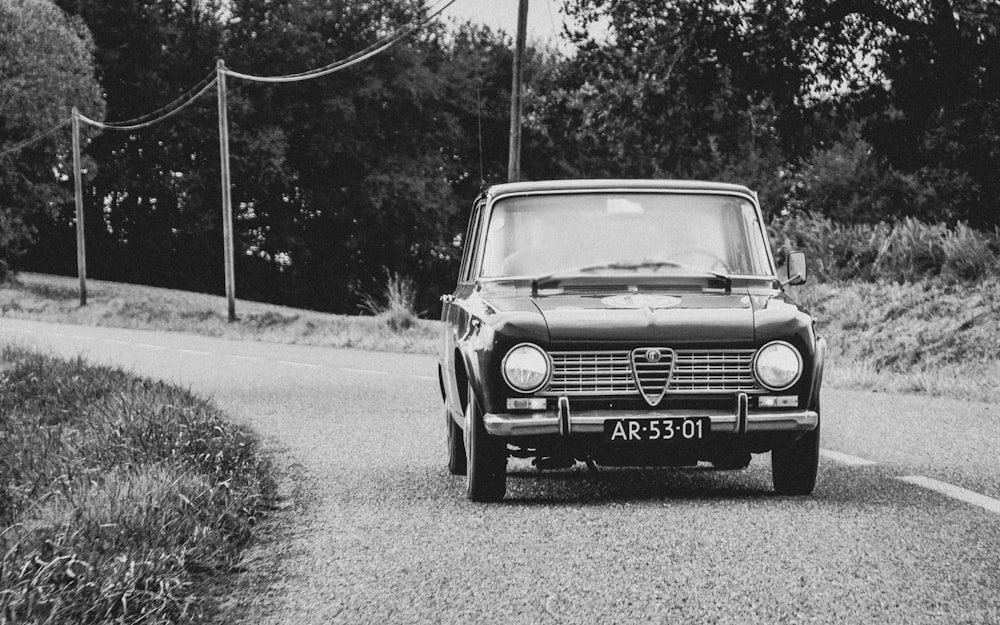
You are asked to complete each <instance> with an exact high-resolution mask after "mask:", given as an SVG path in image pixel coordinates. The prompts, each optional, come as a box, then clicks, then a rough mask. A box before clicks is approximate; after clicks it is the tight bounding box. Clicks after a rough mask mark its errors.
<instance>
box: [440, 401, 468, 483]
mask: <svg viewBox="0 0 1000 625" xmlns="http://www.w3.org/2000/svg"><path fill="white" fill-rule="evenodd" d="M444 418H445V420H446V421H447V422H448V423H447V428H448V473H451V474H452V475H465V467H466V461H465V442H464V440H463V434H462V428H461V427H459V425H458V424H457V423H455V420H454V419H452V418H451V413H450V412H449V411H448V408H447V406H446V407H445V409H444Z"/></svg>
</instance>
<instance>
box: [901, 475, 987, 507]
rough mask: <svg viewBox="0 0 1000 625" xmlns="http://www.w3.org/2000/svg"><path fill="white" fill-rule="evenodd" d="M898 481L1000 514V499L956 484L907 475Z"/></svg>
mask: <svg viewBox="0 0 1000 625" xmlns="http://www.w3.org/2000/svg"><path fill="white" fill-rule="evenodd" d="M896 479H897V480H899V481H901V482H906V483H907V484H913V485H914V486H920V487H921V488H926V489H928V490H932V491H934V492H937V493H941V494H942V495H944V496H946V497H951V498H952V499H958V500H959V501H964V502H965V503H971V504H972V505H974V506H979V507H980V508H984V509H986V510H989V511H990V512H992V513H994V514H1000V499H993V498H992V497H987V496H986V495H980V494H979V493H977V492H975V491H971V490H967V489H965V488H962V487H961V486H955V485H954V484H948V483H947V482H939V481H938V480H934V479H931V478H929V477H923V476H922V475H907V476H904V477H897V478H896Z"/></svg>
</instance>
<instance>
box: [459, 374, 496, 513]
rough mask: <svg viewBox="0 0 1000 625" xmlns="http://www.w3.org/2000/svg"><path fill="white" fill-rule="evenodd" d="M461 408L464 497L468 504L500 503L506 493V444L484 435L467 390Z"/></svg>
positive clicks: (479, 415) (479, 414) (473, 399)
mask: <svg viewBox="0 0 1000 625" xmlns="http://www.w3.org/2000/svg"><path fill="white" fill-rule="evenodd" d="M468 398H469V403H468V405H467V406H466V408H465V430H464V432H465V455H466V458H467V460H468V462H467V466H466V474H465V476H466V495H467V496H468V498H469V499H471V500H472V501H500V500H501V499H503V496H504V494H505V493H506V492H507V443H505V442H504V441H502V440H499V439H496V438H494V437H492V436H490V434H489V433H488V432H487V431H486V426H485V425H484V424H483V414H482V410H481V409H480V408H479V404H478V402H476V395H475V393H474V392H473V390H472V388H471V386H470V388H469V392H468Z"/></svg>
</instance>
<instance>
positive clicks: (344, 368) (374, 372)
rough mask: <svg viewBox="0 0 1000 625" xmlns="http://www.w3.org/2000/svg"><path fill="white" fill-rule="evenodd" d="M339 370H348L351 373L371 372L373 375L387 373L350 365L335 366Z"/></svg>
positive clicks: (386, 373)
mask: <svg viewBox="0 0 1000 625" xmlns="http://www.w3.org/2000/svg"><path fill="white" fill-rule="evenodd" d="M337 369H339V370H340V371H350V372H351V373H373V374H375V375H389V373H388V372H387V371H376V370H374V369H352V368H351V367H337Z"/></svg>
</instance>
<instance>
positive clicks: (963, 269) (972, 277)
mask: <svg viewBox="0 0 1000 625" xmlns="http://www.w3.org/2000/svg"><path fill="white" fill-rule="evenodd" d="M941 249H942V252H943V253H944V267H943V272H942V273H943V274H944V275H945V276H946V277H950V278H953V279H957V280H969V281H977V280H982V279H984V278H986V277H987V276H989V275H990V274H991V273H994V272H996V271H997V270H998V269H1000V229H998V230H996V231H995V233H994V236H992V237H990V236H989V235H986V234H984V233H981V232H979V231H977V230H974V229H972V228H970V227H969V225H968V224H965V223H959V224H958V226H956V227H955V229H954V230H951V231H948V232H947V233H945V236H944V239H943V240H942V241H941Z"/></svg>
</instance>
